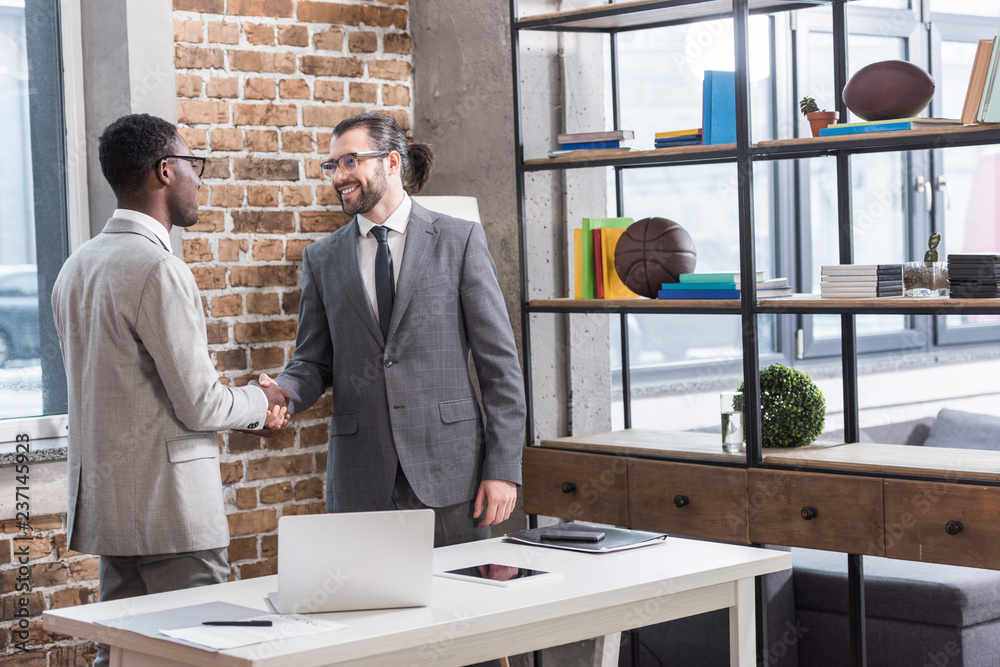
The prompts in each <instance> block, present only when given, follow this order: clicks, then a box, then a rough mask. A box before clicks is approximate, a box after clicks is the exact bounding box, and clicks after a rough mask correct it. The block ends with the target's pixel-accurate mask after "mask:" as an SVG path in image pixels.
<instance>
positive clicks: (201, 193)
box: [198, 186, 208, 206]
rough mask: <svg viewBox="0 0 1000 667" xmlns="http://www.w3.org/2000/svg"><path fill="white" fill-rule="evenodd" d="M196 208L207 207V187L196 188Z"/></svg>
mask: <svg viewBox="0 0 1000 667" xmlns="http://www.w3.org/2000/svg"><path fill="white" fill-rule="evenodd" d="M198 206H208V187H207V186H206V187H204V188H203V187H199V188H198Z"/></svg>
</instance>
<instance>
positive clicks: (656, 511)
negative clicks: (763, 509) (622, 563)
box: [628, 459, 749, 544]
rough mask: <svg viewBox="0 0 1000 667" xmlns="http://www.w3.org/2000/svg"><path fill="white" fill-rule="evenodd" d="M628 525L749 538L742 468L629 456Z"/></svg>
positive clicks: (727, 538) (709, 536)
mask: <svg viewBox="0 0 1000 667" xmlns="http://www.w3.org/2000/svg"><path fill="white" fill-rule="evenodd" d="M628 482H629V489H628V500H629V517H630V518H631V519H632V524H631V525H632V527H633V528H640V529H643V530H656V531H662V532H665V533H675V534H678V535H687V536H690V537H703V538H707V539H713V540H723V541H726V542H737V543H740V544H748V543H749V535H748V533H747V471H746V470H744V469H742V468H723V467H718V466H705V465H696V464H691V463H668V462H666V461H645V460H642V459H629V467H628Z"/></svg>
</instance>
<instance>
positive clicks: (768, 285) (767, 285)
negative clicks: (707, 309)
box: [660, 274, 788, 290]
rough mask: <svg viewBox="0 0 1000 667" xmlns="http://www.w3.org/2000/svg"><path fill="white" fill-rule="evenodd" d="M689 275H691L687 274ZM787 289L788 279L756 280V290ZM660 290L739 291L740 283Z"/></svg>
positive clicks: (671, 286)
mask: <svg viewBox="0 0 1000 667" xmlns="http://www.w3.org/2000/svg"><path fill="white" fill-rule="evenodd" d="M688 275H691V274H688ZM781 287H788V278H771V279H769V280H758V281H757V289H759V290H761V289H773V288H781ZM660 289H665V290H674V289H737V290H738V289H740V283H738V282H735V281H724V282H713V283H690V282H688V283H663V284H662V285H660Z"/></svg>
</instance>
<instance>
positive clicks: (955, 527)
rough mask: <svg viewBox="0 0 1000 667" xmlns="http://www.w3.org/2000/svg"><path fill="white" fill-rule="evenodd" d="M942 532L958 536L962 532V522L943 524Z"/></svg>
mask: <svg viewBox="0 0 1000 667" xmlns="http://www.w3.org/2000/svg"><path fill="white" fill-rule="evenodd" d="M944 530H945V532H946V533H948V534H949V535H958V534H959V533H961V532H962V522H961V521H949V522H948V523H946V524H944Z"/></svg>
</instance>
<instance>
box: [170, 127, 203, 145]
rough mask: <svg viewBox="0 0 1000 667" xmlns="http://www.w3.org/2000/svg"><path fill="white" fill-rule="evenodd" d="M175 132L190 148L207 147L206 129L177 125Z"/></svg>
mask: <svg viewBox="0 0 1000 667" xmlns="http://www.w3.org/2000/svg"><path fill="white" fill-rule="evenodd" d="M177 134H179V135H181V139H183V140H184V143H186V144H187V145H188V148H190V149H191V150H199V149H205V148H208V131H207V130H203V129H201V128H194V127H178V128H177Z"/></svg>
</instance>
